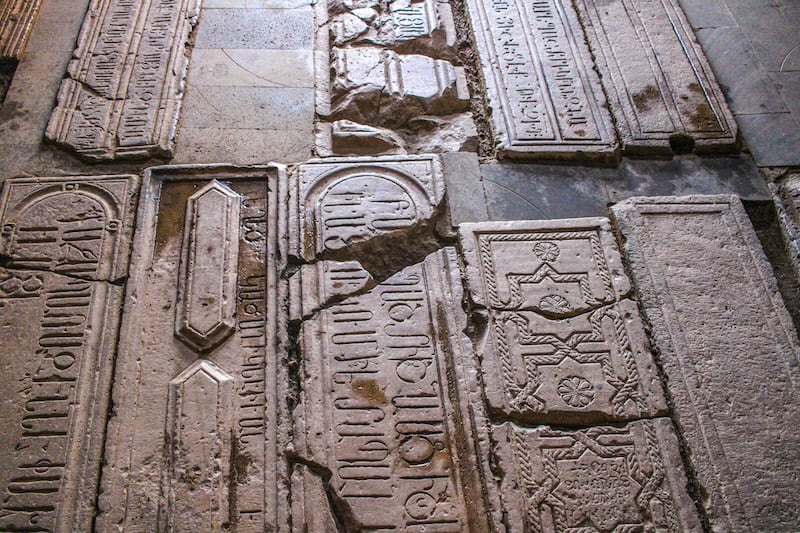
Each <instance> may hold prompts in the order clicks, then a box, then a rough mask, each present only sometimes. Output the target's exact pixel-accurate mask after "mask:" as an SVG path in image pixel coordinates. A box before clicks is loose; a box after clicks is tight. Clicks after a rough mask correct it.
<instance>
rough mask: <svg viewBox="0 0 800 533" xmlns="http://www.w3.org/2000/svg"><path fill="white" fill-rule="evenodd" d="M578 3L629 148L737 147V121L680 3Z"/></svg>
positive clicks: (666, 0) (617, 0)
mask: <svg viewBox="0 0 800 533" xmlns="http://www.w3.org/2000/svg"><path fill="white" fill-rule="evenodd" d="M577 6H578V12H579V13H580V15H581V20H582V21H583V23H584V25H585V28H586V34H587V36H588V38H589V43H590V45H591V46H592V50H593V51H594V57H595V60H596V62H597V68H598V69H599V71H600V72H601V75H602V76H601V79H602V81H603V84H604V87H605V89H606V93H607V94H608V95H609V100H610V103H611V106H612V110H613V111H614V118H615V121H616V124H617V127H618V128H619V129H620V133H621V135H622V139H623V143H624V149H625V151H626V152H633V153H635V152H642V151H645V152H646V151H652V150H655V151H659V150H661V151H669V150H670V145H672V146H671V148H672V149H673V150H675V151H678V152H686V151H690V149H692V148H693V149H694V150H695V151H697V152H712V151H734V150H735V149H736V147H737V142H736V122H735V121H734V119H733V115H732V114H731V112H730V110H729V109H728V106H727V104H726V103H725V97H724V96H723V94H722V91H721V90H720V88H719V86H718V85H717V82H716V79H715V78H714V73H713V72H712V70H711V67H710V65H709V64H708V61H707V60H706V58H705V56H704V55H703V51H702V50H701V49H700V46H699V45H698V44H697V41H696V40H695V38H694V34H693V33H692V29H691V27H690V26H689V22H688V21H687V20H686V16H685V15H684V14H683V11H682V10H681V7H680V5H679V4H678V2H677V0H659V1H655V2H653V1H649V0H644V1H643V0H614V1H610V2H603V3H602V4H600V5H598V4H596V3H595V2H593V1H587V0H582V1H580V2H578V3H577Z"/></svg>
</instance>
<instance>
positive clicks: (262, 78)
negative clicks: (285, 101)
mask: <svg viewBox="0 0 800 533" xmlns="http://www.w3.org/2000/svg"><path fill="white" fill-rule="evenodd" d="M189 85H190V86H191V85H204V86H209V87H226V86H227V87H231V86H232V87H314V59H313V52H312V51H311V50H255V49H244V50H242V49H225V48H199V49H197V50H194V51H193V52H192V63H191V70H190V72H189Z"/></svg>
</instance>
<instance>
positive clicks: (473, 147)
mask: <svg viewBox="0 0 800 533" xmlns="http://www.w3.org/2000/svg"><path fill="white" fill-rule="evenodd" d="M403 133H404V137H405V139H406V143H407V145H408V151H409V152H410V153H419V154H423V153H429V154H437V153H447V152H477V151H478V130H477V128H476V127H475V121H474V120H473V119H472V113H458V114H455V115H447V116H443V117H438V116H433V115H422V116H419V117H414V118H412V119H411V120H409V121H408V127H407V128H406V129H404V130H403Z"/></svg>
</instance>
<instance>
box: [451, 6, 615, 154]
mask: <svg viewBox="0 0 800 533" xmlns="http://www.w3.org/2000/svg"><path fill="white" fill-rule="evenodd" d="M467 7H468V15H469V18H470V21H471V23H472V27H473V28H474V29H475V40H476V43H477V47H478V55H479V57H480V63H481V67H482V70H483V75H484V81H485V83H486V90H487V96H488V103H489V107H490V109H491V111H492V125H493V127H494V133H495V136H496V138H497V141H498V150H499V153H500V155H501V156H505V157H516V158H526V159H534V158H545V159H577V160H586V159H590V160H611V159H614V158H615V157H616V156H617V152H618V148H619V146H618V142H617V136H616V132H615V131H614V126H613V123H612V121H611V117H610V115H609V113H608V110H607V109H606V106H607V103H606V99H605V96H604V95H603V90H602V87H601V85H600V80H599V79H598V76H597V73H596V72H595V71H594V69H593V68H592V67H593V63H592V58H591V55H590V52H589V47H588V45H587V44H586V41H585V38H584V36H583V30H582V28H581V26H580V23H579V22H578V17H577V14H576V13H575V11H574V9H573V7H572V3H571V2H569V1H564V0H541V1H530V2H523V3H514V2H509V1H508V0H493V1H491V2H484V1H483V0H469V1H468V2H467Z"/></svg>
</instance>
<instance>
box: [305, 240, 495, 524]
mask: <svg viewBox="0 0 800 533" xmlns="http://www.w3.org/2000/svg"><path fill="white" fill-rule="evenodd" d="M320 289H321V290H324V287H322V286H320ZM326 298H327V296H326V295H324V294H323V295H320V297H319V299H320V300H325V299H326ZM460 302H461V289H460V273H459V270H458V266H457V263H456V255H455V250H454V249H452V248H445V249H443V250H441V251H439V252H436V253H435V254H433V255H431V256H429V257H428V258H427V259H426V260H425V261H424V262H423V263H421V264H417V265H414V266H410V267H408V268H406V269H404V270H403V271H401V272H400V273H398V274H396V275H395V276H393V277H391V278H389V279H388V280H386V281H385V282H383V283H381V284H380V285H378V286H376V287H374V288H373V289H372V290H370V291H369V292H367V293H365V294H363V295H361V296H358V297H353V298H349V299H346V300H344V301H342V302H341V303H339V304H336V305H334V306H332V307H330V308H327V309H325V310H323V311H321V312H320V313H319V314H318V315H317V316H316V317H315V318H314V319H312V320H309V321H306V322H305V323H304V324H303V327H302V330H301V335H300V339H301V340H300V343H301V352H302V356H303V369H302V377H301V387H302V393H301V398H302V401H301V403H300V405H299V406H298V408H297V409H296V411H295V422H296V429H295V445H296V447H297V448H296V450H297V453H298V457H299V459H298V462H300V463H301V464H306V465H310V466H311V467H313V471H312V472H308V471H306V472H305V473H304V474H299V473H296V474H295V484H294V494H297V495H299V496H300V497H299V498H298V499H296V500H294V502H293V505H294V507H295V509H294V510H293V513H294V516H295V523H299V524H302V523H306V524H321V523H324V522H325V520H326V515H327V514H328V513H326V512H325V509H329V513H331V512H332V513H333V514H335V515H337V516H338V517H339V520H341V521H342V522H343V523H345V524H346V525H347V527H348V529H352V530H355V531H364V530H370V531H377V530H390V529H396V528H402V529H405V530H408V531H486V530H487V528H488V525H487V523H486V520H487V519H486V515H487V510H486V507H485V504H484V503H483V497H482V490H481V487H480V479H479V476H478V474H477V469H476V468H475V466H474V463H472V461H473V460H474V459H475V457H476V453H475V450H474V448H473V446H474V442H473V431H472V420H471V418H470V417H469V416H466V417H465V416H463V415H464V413H469V409H468V408H465V407H463V406H459V405H457V402H458V401H459V397H460V396H461V397H463V396H467V395H468V394H469V392H468V391H467V390H461V389H460V388H459V387H458V385H457V383H458V382H459V381H458V376H459V375H460V373H462V372H463V370H461V364H460V362H458V363H457V362H455V361H457V360H459V361H460V358H462V357H464V356H465V355H466V354H468V353H469V352H468V350H469V348H468V346H469V343H468V341H467V342H465V341H466V338H465V337H464V336H463V333H462V332H461V331H462V329H463V327H464V325H465V319H464V314H463V310H461V308H460ZM470 355H471V354H470ZM457 369H458V370H457ZM314 476H318V477H319V478H320V479H321V481H322V485H323V487H324V490H325V491H326V493H327V499H323V498H322V496H321V494H322V490H323V488H322V487H320V480H317V481H316V483H315V482H314V480H313V478H314ZM309 478H311V479H309ZM329 502H330V503H329ZM329 505H333V506H334V508H331V507H329Z"/></svg>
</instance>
